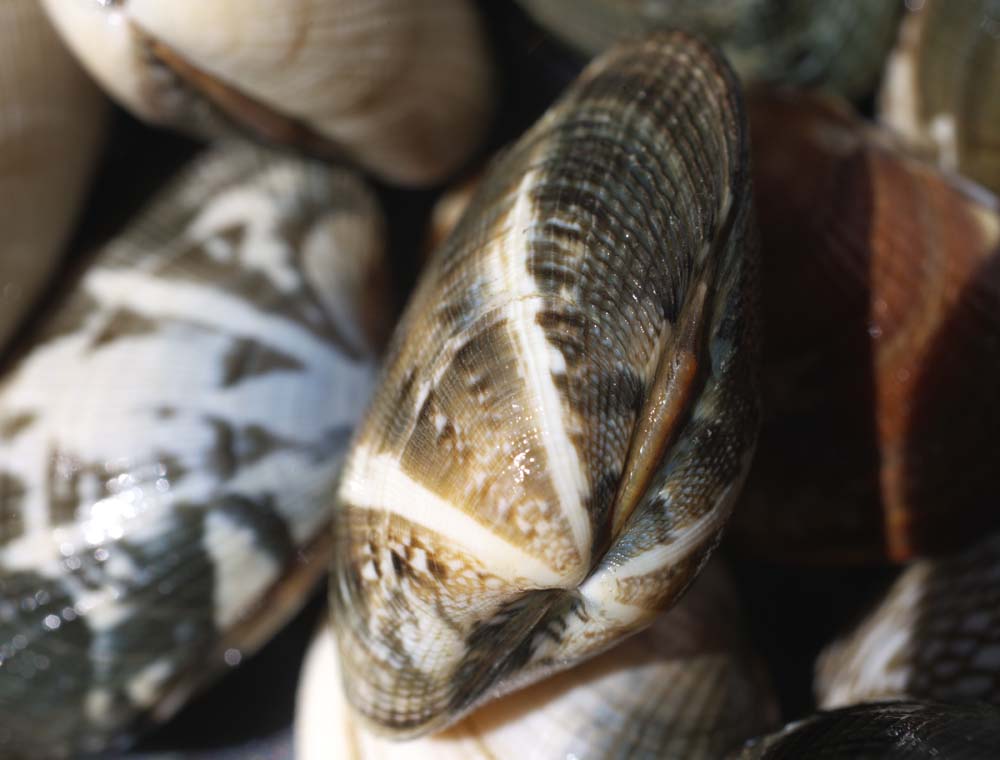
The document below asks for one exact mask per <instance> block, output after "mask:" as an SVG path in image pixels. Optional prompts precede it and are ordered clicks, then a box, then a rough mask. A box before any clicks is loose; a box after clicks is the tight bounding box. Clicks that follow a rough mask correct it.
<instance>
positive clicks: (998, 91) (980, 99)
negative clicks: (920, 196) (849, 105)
mask: <svg viewBox="0 0 1000 760" xmlns="http://www.w3.org/2000/svg"><path fill="white" fill-rule="evenodd" d="M907 5H912V6H914V8H916V10H912V11H910V12H909V13H908V14H907V18H906V19H905V20H904V22H903V24H902V28H901V31H900V36H899V44H898V45H897V46H896V49H895V50H894V51H893V54H892V57H891V58H890V60H889V65H888V67H887V68H886V73H885V78H884V80H883V82H882V89H881V92H880V94H879V108H878V117H879V119H880V120H881V121H882V122H883V123H885V124H887V125H888V126H890V127H892V128H893V129H895V130H897V131H898V132H899V133H900V134H901V135H902V136H903V137H904V138H905V139H906V140H907V142H908V143H909V144H910V145H911V146H912V147H913V148H914V149H916V150H918V151H921V152H923V153H924V154H925V155H927V156H931V157H934V158H935V159H936V160H937V161H938V162H939V163H940V164H941V165H942V166H943V167H945V168H947V169H952V170H957V171H960V172H961V173H962V174H964V175H966V176H968V177H971V178H972V179H974V180H976V181H977V182H980V183H982V184H983V185H985V186H986V187H988V188H990V189H991V190H993V192H995V193H1000V6H998V5H997V3H996V2H995V1H994V0H961V2H950V1H949V0H922V1H921V2H920V3H907Z"/></svg>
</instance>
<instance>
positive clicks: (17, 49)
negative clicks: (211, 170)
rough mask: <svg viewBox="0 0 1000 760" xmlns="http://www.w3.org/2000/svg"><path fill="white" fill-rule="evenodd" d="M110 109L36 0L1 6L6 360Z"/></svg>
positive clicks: (1, 298) (1, 289)
mask: <svg viewBox="0 0 1000 760" xmlns="http://www.w3.org/2000/svg"><path fill="white" fill-rule="evenodd" d="M106 110H107V106H106V103H105V102H104V100H103V98H102V97H101V95H100V93H99V92H98V91H97V89H96V88H95V87H94V86H93V85H92V84H91V83H90V82H89V81H88V79H87V77H86V75H85V74H84V73H83V71H82V70H81V69H80V68H79V66H78V65H77V64H76V62H75V61H74V60H73V58H72V56H70V55H69V53H68V52H67V51H66V50H65V49H64V48H63V46H62V43H61V42H60V40H59V38H58V37H57V36H56V34H55V33H54V32H53V30H52V28H51V27H50V26H49V23H48V21H47V20H46V18H45V15H44V13H43V12H42V10H41V9H40V8H39V6H38V2H37V0H0V230H2V235H3V237H2V241H0V355H2V351H3V346H4V344H5V343H6V342H7V340H8V339H9V338H10V336H11V334H12V333H13V332H14V330H15V329H16V328H17V326H18V324H19V323H20V320H21V319H22V318H23V316H24V312H25V311H26V310H27V309H30V308H31V306H32V305H33V303H34V301H35V297H36V296H37V294H38V293H39V291H40V290H41V289H42V288H43V287H44V284H45V282H46V280H47V278H48V277H49V275H50V274H51V272H52V270H53V268H54V267H55V265H56V262H58V260H59V257H60V256H61V255H62V254H63V245H64V244H65V242H66V239H67V237H68V235H69V232H70V230H71V229H72V224H73V220H74V219H75V217H76V215H77V212H78V210H79V208H80V206H81V205H82V203H83V193H84V191H85V189H86V187H87V181H88V179H89V177H90V172H91V169H92V167H93V164H94V161H95V159H96V158H97V153H98V148H99V147H100V142H101V137H102V136H103V127H104V117H105V113H106Z"/></svg>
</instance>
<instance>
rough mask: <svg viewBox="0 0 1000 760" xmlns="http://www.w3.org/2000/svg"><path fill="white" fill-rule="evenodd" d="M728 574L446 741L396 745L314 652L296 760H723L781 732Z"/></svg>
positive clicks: (322, 646)
mask: <svg viewBox="0 0 1000 760" xmlns="http://www.w3.org/2000/svg"><path fill="white" fill-rule="evenodd" d="M740 623H741V616H740V609H739V603H738V600H737V598H736V596H735V592H734V590H733V588H732V586H731V584H730V582H729V579H728V578H727V577H726V574H725V569H724V568H723V567H722V566H721V565H715V564H713V565H711V566H710V567H708V568H706V570H705V572H704V573H702V574H701V575H700V576H699V577H698V579H697V580H696V581H695V583H694V585H693V588H692V590H691V591H689V592H688V594H687V595H685V597H684V598H683V599H682V600H681V601H680V602H679V603H678V604H677V606H676V607H674V608H673V609H671V610H670V611H669V612H667V613H665V614H664V615H661V616H660V617H659V618H657V620H656V622H655V623H654V624H653V625H652V626H650V627H649V628H647V629H646V630H645V631H643V632H641V633H639V634H637V635H636V636H633V637H631V638H629V639H627V640H626V641H624V642H622V643H621V644H618V645H617V646H615V647H614V648H612V649H610V650H608V651H607V652H605V653H604V654H601V655H599V656H597V657H595V658H593V659H592V660H589V661H588V662H586V663H583V664H581V665H580V666H578V667H575V668H572V669H570V670H567V671H565V672H562V673H559V674H557V675H555V676H553V677H552V678H549V679H546V680H544V681H542V682H540V683H537V684H534V685H533V686H529V687H528V688H526V689H524V690H521V691H518V692H517V693H515V694H509V695H507V696H506V697H503V698H502V699H499V700H497V701H495V702H491V703H490V704H488V705H485V706H483V707H482V708H480V709H479V710H477V711H475V712H473V713H471V714H470V715H468V716H466V717H465V718H464V719H463V720H462V721H461V722H460V723H458V724H457V725H455V726H452V727H451V728H449V729H448V730H446V731H444V732H443V733H440V734H436V735H434V736H431V737H423V738H420V739H416V740H413V741H410V742H394V741H391V740H389V739H386V738H383V737H380V736H377V735H375V734H373V733H371V732H370V731H368V730H367V729H366V728H365V726H364V725H362V724H361V723H360V722H359V721H358V720H357V719H356V718H355V716H354V715H353V713H352V712H351V711H350V710H349V709H348V707H347V705H346V703H345V700H344V697H343V693H342V691H341V688H340V682H339V679H331V677H330V675H331V673H334V674H336V673H337V670H338V663H337V654H336V644H335V642H334V640H333V637H332V636H331V633H330V631H329V629H328V628H324V629H323V630H322V631H321V632H320V634H319V636H318V637H317V639H316V640H315V642H314V643H313V646H312V650H311V653H310V654H309V656H308V658H307V660H306V665H305V666H304V671H303V679H302V684H301V686H300V692H299V700H298V709H297V725H296V757H297V758H298V760H327V759H328V758H331V757H335V758H342V759H343V760H362V759H363V760H419V758H435V760H493V759H494V758H508V757H517V758H520V759H521V760H552V758H568V757H574V758H577V760H611V759H612V758H622V760H624V759H625V758H629V759H630V760H638V759H639V758H678V759H682V760H698V759H699V758H705V759H706V760H707V759H708V758H718V757H721V756H722V754H723V753H724V752H726V751H728V750H730V749H732V748H733V747H736V746H739V745H740V744H741V743H742V742H743V741H745V740H746V739H747V738H749V737H751V736H754V735H756V734H759V733H761V732H762V731H766V730H768V729H769V728H770V727H773V726H774V725H775V724H776V717H777V710H776V706H775V703H774V698H773V696H772V695H771V693H770V687H769V685H768V683H767V679H766V678H764V677H763V676H762V672H761V671H760V670H759V669H758V663H757V661H756V660H755V659H754V658H753V656H752V655H751V653H750V652H749V650H748V647H747V644H746V642H745V641H744V640H743V638H742V635H741V634H742V631H741V628H740Z"/></svg>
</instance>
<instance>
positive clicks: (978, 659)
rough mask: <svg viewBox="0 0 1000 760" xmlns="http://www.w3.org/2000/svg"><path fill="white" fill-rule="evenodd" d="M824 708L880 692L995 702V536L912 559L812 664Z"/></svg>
mask: <svg viewBox="0 0 1000 760" xmlns="http://www.w3.org/2000/svg"><path fill="white" fill-rule="evenodd" d="M815 688H816V695H817V701H818V702H819V704H820V706H822V707H827V708H830V707H840V706H843V705H849V704H853V703H855V702H868V701H875V700H881V699H928V700H936V701H942V702H974V701H979V702H992V703H993V704H995V705H998V706H1000V535H998V536H993V537H992V538H989V539H987V540H985V541H983V542H981V543H980V544H978V545H977V546H975V547H973V548H971V549H969V550H968V551H966V552H963V553H962V554H961V555H958V556H956V557H952V558H949V559H944V560H923V561H921V562H916V563H914V564H913V565H912V566H910V567H909V568H907V569H906V571H905V572H904V573H903V574H902V575H901V576H900V577H899V578H898V579H897V580H896V583H895V584H894V585H893V587H892V589H891V590H890V591H889V593H888V594H886V596H885V598H884V599H883V600H882V602H881V603H880V604H879V605H878V607H877V608H876V609H875V610H873V611H872V612H871V613H870V614H869V615H868V616H867V617H866V618H865V620H864V621H863V622H862V623H861V624H860V625H859V626H858V627H857V629H856V630H855V631H854V632H853V633H851V634H850V635H849V636H847V637H845V638H844V639H843V640H841V641H839V642H837V643H835V644H834V645H832V646H830V647H828V648H827V649H826V650H825V651H824V652H823V654H822V656H821V657H820V659H819V661H818V662H817V666H816V682H815Z"/></svg>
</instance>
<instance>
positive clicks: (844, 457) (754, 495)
mask: <svg viewBox="0 0 1000 760" xmlns="http://www.w3.org/2000/svg"><path fill="white" fill-rule="evenodd" d="M748 102H749V114H750V124H751V132H752V136H753V166H754V188H755V200H756V206H757V213H758V217H759V219H760V221H761V224H760V229H761V244H762V260H763V278H762V280H763V290H764V375H763V382H762V388H763V389H764V394H765V399H764V409H765V417H764V426H763V429H762V431H761V440H760V444H759V446H758V448H757V456H756V459H755V461H754V467H753V469H752V471H751V473H750V476H749V478H748V480H747V485H746V488H745V489H744V492H743V496H742V497H741V502H740V506H739V508H738V510H737V513H736V519H735V520H734V525H733V528H734V532H732V533H730V535H731V536H733V537H734V538H738V539H739V543H740V546H741V547H742V548H744V549H748V550H750V551H752V552H754V553H756V554H763V555H766V556H768V557H770V558H772V559H774V558H779V557H780V558H784V559H792V560H807V561H831V560H835V561H842V560H853V561H873V560H882V559H884V558H885V557H888V558H890V559H893V560H896V561H901V560H905V559H907V558H909V557H912V556H914V555H919V554H928V553H934V554H942V553H946V552H950V551H955V550H958V549H960V548H962V547H965V546H968V545H969V544H970V543H971V542H973V541H975V540H978V539H979V538H980V537H981V536H982V535H983V534H984V532H986V531H988V530H990V529H1000V513H998V512H997V510H996V509H995V508H994V507H993V498H992V494H993V493H994V492H995V478H996V462H997V461H1000V438H998V436H997V432H998V427H997V421H998V420H1000V396H998V395H997V392H996V389H997V388H998V387H1000V319H998V315H1000V204H998V201H997V198H996V197H995V196H993V195H991V194H990V193H989V192H987V191H985V190H983V189H982V188H980V187H978V186H974V185H972V184H971V183H969V182H966V181H962V180H961V179H960V178H957V177H954V176H948V175H946V174H944V173H942V172H940V171H938V170H936V169H935V168H934V167H931V166H928V165H926V164H924V163H923V162H920V161H915V160H912V159H910V158H908V157H906V156H905V155H904V154H903V153H902V152H900V151H899V149H898V147H897V146H896V145H894V144H893V142H892V141H891V140H889V139H888V138H887V136H886V134H885V133H884V132H881V131H875V130H872V129H871V128H869V127H867V126H866V125H864V124H863V123H862V122H861V121H860V119H858V118H857V117H855V116H854V115H853V114H852V113H851V112H850V110H849V109H848V108H847V107H845V106H843V105H842V104H838V103H836V102H833V101H829V100H823V99H820V98H817V97H813V98H809V97H805V96H803V95H801V94H792V93H775V92H763V91H762V92H758V93H756V94H753V95H751V96H750V97H749V99H748ZM803 167H808V171H805V170H804V169H803ZM789 315H794V318H793V319H790V318H789ZM972 368H975V369H974V371H972Z"/></svg>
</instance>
